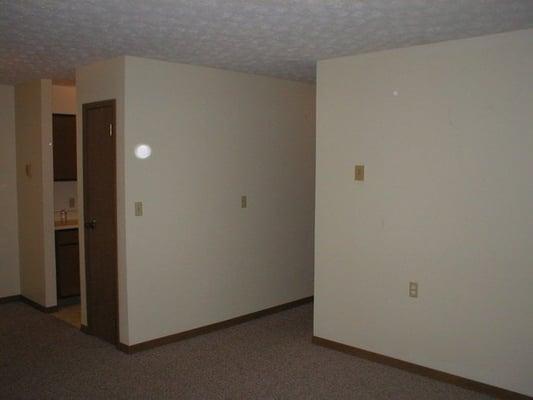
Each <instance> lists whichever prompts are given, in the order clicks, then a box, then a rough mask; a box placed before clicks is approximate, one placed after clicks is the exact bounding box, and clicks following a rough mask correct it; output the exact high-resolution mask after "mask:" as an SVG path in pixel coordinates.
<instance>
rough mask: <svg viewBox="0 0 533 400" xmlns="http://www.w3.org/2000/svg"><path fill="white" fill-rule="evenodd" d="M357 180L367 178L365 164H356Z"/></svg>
mask: <svg viewBox="0 0 533 400" xmlns="http://www.w3.org/2000/svg"><path fill="white" fill-rule="evenodd" d="M355 180H356V181H364V180H365V166H364V165H356V166H355Z"/></svg>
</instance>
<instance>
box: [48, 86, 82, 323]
mask: <svg viewBox="0 0 533 400" xmlns="http://www.w3.org/2000/svg"><path fill="white" fill-rule="evenodd" d="M53 90H54V97H53V99H54V100H55V101H54V107H53V110H54V113H53V115H52V131H53V165H54V230H55V233H54V235H55V255H56V287H57V305H58V306H59V310H58V311H57V312H56V313H54V314H53V315H54V316H56V317H58V318H59V319H62V320H64V321H65V322H67V323H69V324H71V325H74V326H76V327H78V328H79V325H80V320H81V316H80V305H79V304H80V265H79V240H78V208H77V207H78V189H77V183H78V182H77V165H76V114H75V107H76V102H75V87H71V86H54V87H53ZM57 111H60V112H57Z"/></svg>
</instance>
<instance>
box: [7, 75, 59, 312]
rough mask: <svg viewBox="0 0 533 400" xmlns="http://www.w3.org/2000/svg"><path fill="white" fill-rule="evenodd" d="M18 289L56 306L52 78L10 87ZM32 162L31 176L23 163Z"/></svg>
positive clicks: (45, 303)
mask: <svg viewBox="0 0 533 400" xmlns="http://www.w3.org/2000/svg"><path fill="white" fill-rule="evenodd" d="M15 126H16V148H17V190H18V224H19V247H20V270H21V293H22V294H23V295H24V296H26V297H28V298H29V299H31V300H33V301H35V302H37V303H39V304H41V305H43V306H47V307H48V306H54V305H56V302H57V299H56V282H55V249H54V227H53V223H54V221H53V215H54V213H53V152H52V83H51V81H50V80H44V79H43V80H38V81H33V82H28V83H24V84H20V85H17V86H16V87H15ZM26 164H31V177H28V176H26V173H25V166H26Z"/></svg>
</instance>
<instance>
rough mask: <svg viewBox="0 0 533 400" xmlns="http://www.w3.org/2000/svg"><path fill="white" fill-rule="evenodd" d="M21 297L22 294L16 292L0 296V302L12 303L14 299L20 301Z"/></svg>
mask: <svg viewBox="0 0 533 400" xmlns="http://www.w3.org/2000/svg"><path fill="white" fill-rule="evenodd" d="M21 298H22V296H21V295H20V294H16V295H14V296H5V297H0V304H6V303H13V302H15V301H20V300H21Z"/></svg>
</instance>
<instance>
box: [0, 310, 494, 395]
mask: <svg viewBox="0 0 533 400" xmlns="http://www.w3.org/2000/svg"><path fill="white" fill-rule="evenodd" d="M311 335H312V305H305V306H301V307H298V308H295V309H292V310H289V311H285V312H282V313H279V314H275V315H271V316H268V317H264V318H261V319H258V320H254V321H251V322H247V323H244V324H241V325H238V326H235V327H232V328H228V329H225V330H221V331H217V332H214V333H211V334H207V335H203V336H198V337H196V338H193V339H189V340H185V341H181V342H178V343H175V344H170V345H167V346H163V347H159V348H156V349H154V350H149V351H145V352H142V353H137V354H134V355H126V354H123V353H121V352H119V351H117V350H116V349H115V348H114V347H113V346H111V345H108V344H106V343H104V342H101V341H100V340H98V339H95V338H93V337H90V336H87V335H85V334H83V333H81V332H79V331H78V330H76V329H75V328H73V327H72V326H70V325H68V324H67V323H65V322H63V321H61V320H58V319H56V318H54V317H52V316H51V315H47V314H43V313H41V312H39V311H36V310H34V309H32V308H31V307H29V306H27V305H24V304H21V303H10V304H3V305H0V398H1V399H39V400H42V399H92V400H96V399H180V400H186V399H202V400H208V399H261V400H262V399H307V400H309V399H328V400H332V399H372V400H380V399H394V400H401V399H410V400H412V399H424V400H427V399H454V400H460V399H488V397H486V396H482V395H480V394H477V393H474V392H469V391H467V390H464V389H461V388H458V387H455V386H452V385H448V384H445V383H440V382H437V381H433V380H431V379H428V378H424V377H420V376H417V375H413V374H410V373H407V372H404V371H401V370H397V369H394V368H390V367H386V366H383V365H380V364H375V363H372V362H370V361H365V360H361V359H358V358H356V357H353V356H349V355H346V354H342V353H339V352H336V351H333V350H329V349H325V348H321V347H318V346H315V345H313V344H311V341H310V339H311Z"/></svg>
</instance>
